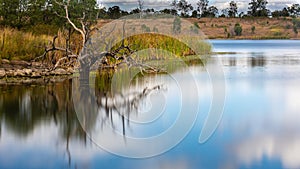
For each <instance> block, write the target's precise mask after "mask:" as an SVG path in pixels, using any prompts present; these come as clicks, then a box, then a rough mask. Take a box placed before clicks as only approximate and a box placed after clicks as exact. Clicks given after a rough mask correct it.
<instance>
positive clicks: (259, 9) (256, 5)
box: [248, 0, 270, 17]
mask: <svg viewBox="0 0 300 169" xmlns="http://www.w3.org/2000/svg"><path fill="white" fill-rule="evenodd" d="M267 4H268V1H267V0H252V1H251V2H250V3H249V5H250V6H249V7H248V9H249V11H248V14H249V15H250V16H263V17H266V16H268V15H269V13H270V10H268V9H267Z"/></svg>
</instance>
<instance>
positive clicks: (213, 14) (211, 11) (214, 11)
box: [202, 6, 219, 17]
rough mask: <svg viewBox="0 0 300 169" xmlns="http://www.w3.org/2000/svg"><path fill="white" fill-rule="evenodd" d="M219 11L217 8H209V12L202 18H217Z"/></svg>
mask: <svg viewBox="0 0 300 169" xmlns="http://www.w3.org/2000/svg"><path fill="white" fill-rule="evenodd" d="M218 13H219V11H218V8H217V7H215V6H210V7H208V9H207V11H205V12H204V13H203V14H202V17H216V16H217V15H218Z"/></svg>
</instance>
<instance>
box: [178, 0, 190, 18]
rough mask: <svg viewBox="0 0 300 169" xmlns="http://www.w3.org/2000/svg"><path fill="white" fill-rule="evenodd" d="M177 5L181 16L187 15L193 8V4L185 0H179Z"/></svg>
mask: <svg viewBox="0 0 300 169" xmlns="http://www.w3.org/2000/svg"><path fill="white" fill-rule="evenodd" d="M177 7H178V10H179V12H180V14H181V16H182V17H188V16H189V12H190V11H192V10H193V6H192V5H191V4H190V3H188V2H187V1H186V0H180V1H179V2H178V4H177Z"/></svg>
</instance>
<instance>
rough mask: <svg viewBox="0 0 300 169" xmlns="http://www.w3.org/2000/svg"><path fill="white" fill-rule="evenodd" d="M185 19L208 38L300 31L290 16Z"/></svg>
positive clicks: (295, 36) (260, 36) (284, 35)
mask: <svg viewBox="0 0 300 169" xmlns="http://www.w3.org/2000/svg"><path fill="white" fill-rule="evenodd" d="M187 20H188V21H190V22H191V23H195V22H196V23H197V24H198V25H199V27H200V30H201V31H202V32H203V33H204V34H205V35H206V36H207V38H209V39H300V35H299V34H300V33H298V34H295V32H294V30H293V21H292V18H201V19H196V18H188V19H187ZM110 21H112V20H99V25H103V24H106V23H108V22H110ZM236 23H239V24H240V25H241V26H242V29H243V31H242V35H241V36H235V33H234V25H235V24H236ZM253 26H254V27H255V30H254V32H252V27H253ZM298 31H300V29H299V28H298Z"/></svg>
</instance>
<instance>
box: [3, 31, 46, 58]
mask: <svg viewBox="0 0 300 169" xmlns="http://www.w3.org/2000/svg"><path fill="white" fill-rule="evenodd" d="M49 40H51V37H50V36H47V35H38V36H37V35H33V34H32V33H24V32H22V31H18V30H16V29H11V28H3V29H2V30H1V33H0V58H2V59H8V60H13V59H15V60H27V61H29V60H32V59H34V58H35V57H37V56H39V55H41V54H42V53H43V52H44V48H43V46H45V45H46V44H47V43H48V41H49Z"/></svg>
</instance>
